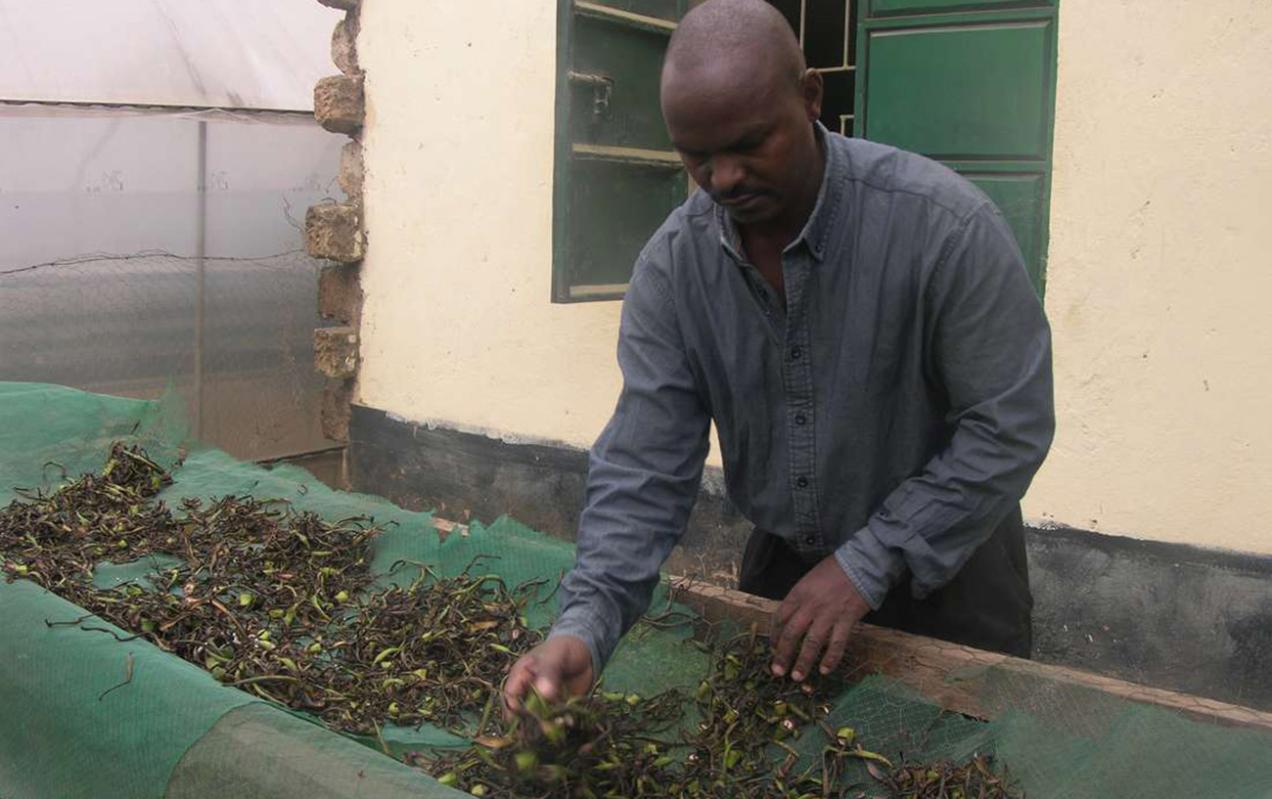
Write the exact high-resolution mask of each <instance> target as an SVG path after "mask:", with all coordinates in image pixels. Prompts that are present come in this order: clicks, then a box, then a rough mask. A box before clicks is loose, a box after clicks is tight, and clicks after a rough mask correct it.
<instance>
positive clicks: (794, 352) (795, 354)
mask: <svg viewBox="0 0 1272 799" xmlns="http://www.w3.org/2000/svg"><path fill="white" fill-rule="evenodd" d="M803 354H804V351H803V350H801V349H800V348H799V347H791V360H792V361H798V360H799V359H800V357H801V356H803Z"/></svg>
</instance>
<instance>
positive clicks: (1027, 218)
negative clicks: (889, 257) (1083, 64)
mask: <svg viewBox="0 0 1272 799" xmlns="http://www.w3.org/2000/svg"><path fill="white" fill-rule="evenodd" d="M862 2H863V3H864V5H863V8H862V14H861V20H860V24H859V27H858V33H857V35H858V44H857V48H858V50H857V52H858V54H859V57H858V62H859V67H858V69H859V73H858V76H857V103H856V107H857V115H856V120H855V123H856V128H855V131H856V134H857V135H858V136H861V137H863V138H867V139H872V140H874V141H880V142H886V143H888V144H892V145H895V146H897V147H901V148H903V149H906V150H912V151H914V152H918V153H922V154H924V155H927V156H929V157H931V158H935V159H936V160H938V161H941V162H942V163H944V164H946V165H947V166H949V167H951V168H953V169H954V170H956V171H958V172H960V173H961V174H963V175H964V176H966V177H967V178H968V179H970V180H971V181H972V182H973V183H975V184H976V185H978V186H979V187H980V188H981V189H982V190H983V191H984V192H985V193H986V194H988V195H989V197H990V199H992V200H993V201H994V203H995V204H997V205H998V207H999V208H1000V209H1001V210H1002V212H1003V215H1004V216H1005V217H1006V218H1007V220H1008V222H1009V223H1010V224H1011V227H1012V230H1013V231H1014V232H1015V234H1016V240H1017V242H1018V243H1019V245H1020V249H1021V252H1022V253H1023V254H1024V257H1025V263H1026V265H1027V266H1028V268H1029V271H1030V275H1031V277H1032V278H1033V280H1034V285H1035V286H1037V288H1038V291H1039V293H1041V292H1042V289H1043V280H1044V275H1045V272H1046V268H1045V265H1046V250H1047V219H1048V205H1049V200H1050V195H1051V140H1052V129H1053V127H1054V119H1055V85H1056V14H1057V9H1056V2H1055V1H1054V0H1053V1H1052V2H1047V1H1046V0H1035V2H1020V1H1019V0H971V1H970V2H969V0H862Z"/></svg>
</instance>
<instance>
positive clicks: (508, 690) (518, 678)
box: [503, 655, 534, 716]
mask: <svg viewBox="0 0 1272 799" xmlns="http://www.w3.org/2000/svg"><path fill="white" fill-rule="evenodd" d="M533 679H534V659H533V657H532V656H530V655H526V656H525V657H523V658H521V659H520V660H518V661H517V662H516V663H514V664H513V665H512V668H511V669H510V670H509V671H508V678H507V679H506V680H504V687H503V700H504V715H505V716H511V715H512V714H514V713H516V712H517V711H518V710H520V709H521V700H522V698H524V697H525V695H526V692H527V691H529V690H530V682H531V681H532V680H533Z"/></svg>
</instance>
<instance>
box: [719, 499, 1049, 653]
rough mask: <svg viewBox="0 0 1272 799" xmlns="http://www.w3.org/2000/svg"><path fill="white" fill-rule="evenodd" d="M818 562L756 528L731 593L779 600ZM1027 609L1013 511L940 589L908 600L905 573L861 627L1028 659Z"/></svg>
mask: <svg viewBox="0 0 1272 799" xmlns="http://www.w3.org/2000/svg"><path fill="white" fill-rule="evenodd" d="M817 563H818V560H817V559H814V560H808V561H806V560H804V559H803V558H801V557H800V556H799V555H797V554H796V553H795V552H794V551H793V550H792V549H791V548H790V547H788V546H787V545H786V541H785V540H784V539H782V538H780V537H779V536H776V535H772V534H771V533H766V532H764V531H763V530H755V531H754V532H753V533H751V538H750V540H749V541H747V544H746V552H745V553H744V554H743V555H742V567H741V569H740V570H739V574H738V589H739V590H741V591H745V592H746V593H748V594H754V595H755V596H762V597H767V598H768V599H777V600H781V599H783V598H785V597H786V594H787V592H788V591H790V590H791V588H793V587H794V585H795V583H797V582H799V579H800V578H801V577H803V576H804V575H805V574H807V573H808V571H809V570H810V569H812V568H813V567H814V566H816V565H817ZM1032 611H1033V595H1032V594H1030V593H1029V565H1028V563H1027V561H1026V560H1025V531H1024V524H1023V522H1022V520H1021V517H1020V507H1019V506H1017V507H1016V508H1015V509H1014V510H1013V511H1012V512H1011V513H1010V514H1008V515H1007V518H1006V519H1004V520H1003V521H1002V523H1001V524H999V525H998V527H997V529H995V530H994V532H993V534H992V535H991V536H990V537H989V539H988V540H987V541H986V542H985V543H984V544H981V546H980V547H979V548H978V549H977V550H976V552H975V553H973V554H972V557H971V558H970V559H969V560H968V561H967V563H966V564H964V566H963V568H962V570H961V571H959V573H958V574H957V575H955V577H954V579H953V580H951V581H950V582H949V583H947V584H946V585H945V586H943V587H942V588H940V589H938V590H936V591H933V592H932V593H931V594H929V595H928V596H926V597H924V598H923V599H915V598H914V597H913V596H912V595H911V593H910V575H909V573H908V572H907V573H905V574H903V575H902V577H901V579H900V580H899V581H898V582H897V584H896V585H895V586H894V587H893V588H892V590H891V591H890V592H889V593H888V595H887V597H886V598H885V599H884V601H883V605H882V606H881V607H880V608H879V609H878V610H876V611H873V612H872V613H870V614H868V615H867V616H866V617H865V619H863V621H866V622H868V623H870V624H877V625H880V626H882V627H891V628H892V629H894V630H904V631H905V632H909V633H916V634H918V635H926V636H930V637H932V638H940V639H941V640H943V641H952V642H954V643H958V644H966V645H968V646H974V647H976V648H978V649H988V650H991V651H994V652H1003V653H1005V654H1008V655H1015V656H1016V657H1022V658H1027V657H1029V655H1030V650H1031V649H1032V646H1033V624H1032V621H1031V618H1030V615H1031V612H1032Z"/></svg>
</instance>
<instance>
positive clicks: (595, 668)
mask: <svg viewBox="0 0 1272 799" xmlns="http://www.w3.org/2000/svg"><path fill="white" fill-rule="evenodd" d="M558 635H572V636H574V637H575V638H581V639H582V640H583V643H585V644H587V651H588V652H590V653H591V655H592V682H596V681H597V680H599V679H600V678H601V669H603V668H605V661H606V657H605V654H606V653H604V652H603V651H602V646H601V642H600V638H601V636H600V635H599V634H598V633H597V631H596V630H595V629H594V627H593V625H592V624H589V623H588V621H587V619H586V614H583V613H579V612H570V611H567V612H566V613H563V614H562V615H561V616H560V617H559V618H558V619H557V620H556V622H555V623H553V625H552V629H551V630H549V631H548V638H549V639H551V638H556V637H557V636H558Z"/></svg>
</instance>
